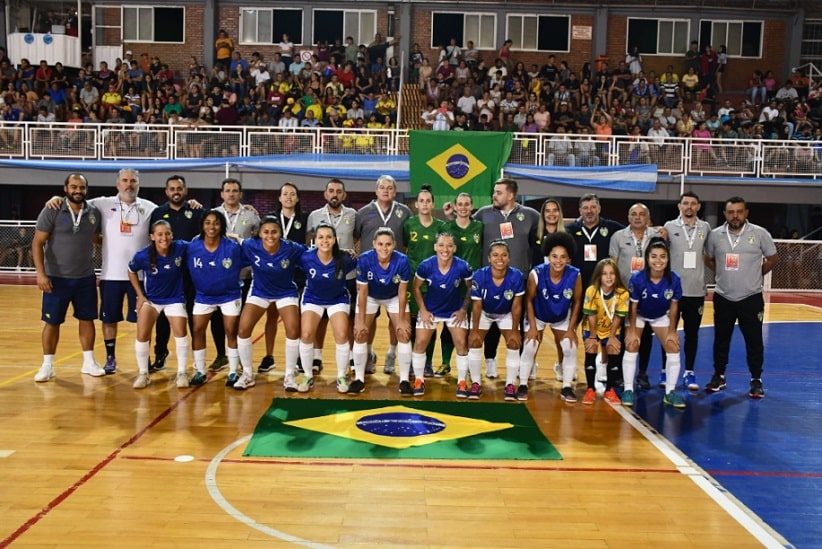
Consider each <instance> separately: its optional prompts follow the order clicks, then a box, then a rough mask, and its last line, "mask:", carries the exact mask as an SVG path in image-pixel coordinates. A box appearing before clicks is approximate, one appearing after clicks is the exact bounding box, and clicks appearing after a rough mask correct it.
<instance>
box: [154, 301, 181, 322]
mask: <svg viewBox="0 0 822 549" xmlns="http://www.w3.org/2000/svg"><path fill="white" fill-rule="evenodd" d="M148 305H151V306H152V307H153V308H154V310H155V311H157V312H158V313H165V314H166V317H173V316H175V317H183V318H188V313H187V312H186V306H185V305H183V304H182V303H169V304H168V305H157V304H156V303H152V302H150V301H149V302H148Z"/></svg>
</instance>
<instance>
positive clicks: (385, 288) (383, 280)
mask: <svg viewBox="0 0 822 549" xmlns="http://www.w3.org/2000/svg"><path fill="white" fill-rule="evenodd" d="M410 280H411V264H410V263H409V262H408V257H407V256H406V255H405V254H404V253H402V252H398V251H397V250H394V251H393V252H392V253H391V259H390V260H389V261H388V268H386V269H383V268H382V266H381V265H380V260H379V258H378V256H377V252H376V251H374V250H368V251H367V252H365V253H364V254H362V255H361V256H360V257H359V258H358V259H357V284H367V285H368V297H371V298H373V299H390V298H392V297H397V294H398V292H399V286H400V283H402V282H409V281H410Z"/></svg>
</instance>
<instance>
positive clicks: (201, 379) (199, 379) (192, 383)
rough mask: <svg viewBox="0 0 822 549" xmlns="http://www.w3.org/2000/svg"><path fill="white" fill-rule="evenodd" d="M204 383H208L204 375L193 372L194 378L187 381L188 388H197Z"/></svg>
mask: <svg viewBox="0 0 822 549" xmlns="http://www.w3.org/2000/svg"><path fill="white" fill-rule="evenodd" d="M234 375H237V374H234ZM206 381H208V377H206V375H205V374H203V373H200V372H194V377H192V378H191V379H190V380H188V385H189V387H199V386H200V385H205V382H206ZM232 385H233V384H232Z"/></svg>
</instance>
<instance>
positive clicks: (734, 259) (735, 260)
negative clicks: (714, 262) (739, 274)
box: [725, 254, 739, 271]
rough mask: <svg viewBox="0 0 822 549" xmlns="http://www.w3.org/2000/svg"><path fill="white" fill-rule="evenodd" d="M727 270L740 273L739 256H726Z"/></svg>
mask: <svg viewBox="0 0 822 549" xmlns="http://www.w3.org/2000/svg"><path fill="white" fill-rule="evenodd" d="M725 270H726V271H738V270H739V254H725Z"/></svg>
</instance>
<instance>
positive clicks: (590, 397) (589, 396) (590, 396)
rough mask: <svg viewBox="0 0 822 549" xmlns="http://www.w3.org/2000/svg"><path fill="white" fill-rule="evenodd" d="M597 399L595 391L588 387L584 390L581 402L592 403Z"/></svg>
mask: <svg viewBox="0 0 822 549" xmlns="http://www.w3.org/2000/svg"><path fill="white" fill-rule="evenodd" d="M596 399H597V392H596V391H594V390H593V389H588V390H587V391H585V395H584V396H583V397H582V403H583V404H593V403H594V402H595V401H596Z"/></svg>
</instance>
